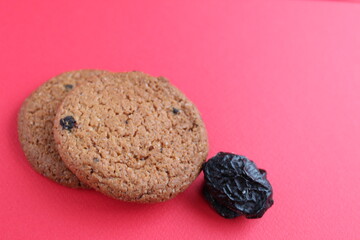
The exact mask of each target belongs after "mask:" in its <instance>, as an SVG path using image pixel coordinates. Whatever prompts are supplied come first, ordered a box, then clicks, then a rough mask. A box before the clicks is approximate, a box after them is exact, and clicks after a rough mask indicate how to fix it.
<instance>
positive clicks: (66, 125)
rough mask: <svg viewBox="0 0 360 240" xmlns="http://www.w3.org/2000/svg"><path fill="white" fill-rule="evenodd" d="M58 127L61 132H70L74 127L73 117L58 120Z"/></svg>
mask: <svg viewBox="0 0 360 240" xmlns="http://www.w3.org/2000/svg"><path fill="white" fill-rule="evenodd" d="M60 125H61V126H62V129H63V130H68V131H71V129H73V128H74V127H76V121H75V119H74V117H73V116H66V117H64V118H62V119H60Z"/></svg>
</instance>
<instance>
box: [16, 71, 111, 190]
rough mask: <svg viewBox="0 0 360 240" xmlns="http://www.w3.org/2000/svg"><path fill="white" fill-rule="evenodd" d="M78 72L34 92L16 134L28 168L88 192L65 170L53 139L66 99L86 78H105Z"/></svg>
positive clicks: (61, 77) (21, 116) (93, 72)
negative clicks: (58, 116)
mask: <svg viewBox="0 0 360 240" xmlns="http://www.w3.org/2000/svg"><path fill="white" fill-rule="evenodd" d="M105 73H106V72H105V71H99V70H80V71H72V72H66V73H63V74H60V75H58V76H56V77H54V78H52V79H50V80H49V81H47V82H46V83H44V84H43V85H42V86H40V87H39V88H38V89H37V90H36V91H34V92H33V93H32V94H31V95H30V96H29V97H28V98H27V99H26V100H25V101H24V103H23V105H22V107H21V109H20V112H19V116H18V134H19V140H20V143H21V145H22V148H23V150H24V152H25V155H26V157H27V159H28V160H29V162H30V164H31V166H32V167H33V168H34V169H35V170H36V171H37V172H38V173H40V174H42V175H44V176H45V177H48V178H50V179H52V180H54V181H56V182H58V183H60V184H62V185H64V186H68V187H72V188H88V187H87V186H85V185H84V184H82V183H81V182H80V181H79V179H78V178H77V177H76V176H75V175H74V174H73V173H72V172H71V171H70V170H69V169H68V168H67V167H66V166H65V164H64V162H63V161H62V160H61V158H60V155H59V154H58V152H57V150H56V147H55V142H54V138H53V131H52V129H53V123H54V118H55V114H56V110H57V108H58V106H59V105H60V103H61V101H62V100H63V99H64V98H65V96H66V95H67V94H68V93H69V92H70V91H72V89H73V88H75V87H76V86H77V85H78V84H79V83H82V82H85V81H86V79H88V78H89V77H93V76H97V75H102V74H105Z"/></svg>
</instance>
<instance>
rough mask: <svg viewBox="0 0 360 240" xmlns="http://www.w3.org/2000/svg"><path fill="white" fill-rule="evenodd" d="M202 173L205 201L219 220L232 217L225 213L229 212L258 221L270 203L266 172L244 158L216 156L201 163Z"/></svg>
mask: <svg viewBox="0 0 360 240" xmlns="http://www.w3.org/2000/svg"><path fill="white" fill-rule="evenodd" d="M203 171H204V177H205V189H204V194H205V197H206V198H207V199H208V201H209V199H210V201H209V202H210V204H211V205H212V206H213V208H214V209H215V210H216V211H217V212H218V213H219V214H220V215H222V216H223V217H227V218H231V216H234V215H231V214H229V213H228V212H226V211H227V210H230V211H233V212H234V213H237V214H238V216H240V215H245V217H246V218H260V217H262V216H263V215H264V213H265V212H266V210H267V209H269V208H270V207H271V206H272V205H273V203H274V201H273V199H272V196H273V191H272V187H271V185H270V183H269V181H268V180H267V179H266V172H265V171H264V170H262V169H258V168H257V167H256V165H255V164H254V162H253V161H251V160H249V159H247V158H246V157H244V156H240V155H236V154H232V153H224V152H220V153H218V154H217V155H216V156H215V157H213V158H211V159H209V161H207V162H206V163H204V165H203ZM206 195H210V196H211V198H210V197H209V196H206ZM220 206H222V207H220ZM224 209H225V210H224ZM229 216H230V217H229Z"/></svg>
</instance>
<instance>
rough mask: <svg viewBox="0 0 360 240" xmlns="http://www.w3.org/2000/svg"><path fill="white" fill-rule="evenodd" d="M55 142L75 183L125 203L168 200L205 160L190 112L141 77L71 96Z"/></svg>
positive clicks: (168, 88)
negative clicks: (72, 173) (75, 180)
mask: <svg viewBox="0 0 360 240" xmlns="http://www.w3.org/2000/svg"><path fill="white" fill-rule="evenodd" d="M54 137H55V141H56V142H57V143H58V145H57V147H58V150H59V153H60V155H61V156H62V158H63V160H64V162H65V163H66V164H67V166H68V167H69V168H70V169H71V170H72V171H73V172H74V173H75V174H76V175H77V177H78V178H79V179H81V181H83V182H84V183H86V184H88V185H89V186H91V187H92V188H94V189H96V190H98V191H100V192H102V193H104V194H106V195H108V196H111V197H114V198H117V199H121V200H124V201H136V202H158V201H165V200H167V199H170V198H172V197H174V196H175V195H177V194H178V193H180V192H182V191H184V190H185V189H186V188H187V187H188V186H189V185H190V184H191V183H192V182H193V181H194V180H195V178H196V177H197V176H198V174H199V172H200V169H201V166H202V164H203V163H204V161H205V159H206V156H207V152H208V143H207V135H206V130H205V127H204V124H203V122H202V120H201V117H200V115H199V113H198V110H197V109H196V107H195V106H194V105H193V104H192V103H191V102H190V101H189V100H188V99H187V98H186V97H185V96H184V95H183V94H182V93H181V92H180V91H179V90H178V89H176V88H175V87H173V86H172V85H171V84H170V83H169V82H168V81H167V80H166V79H165V78H162V77H159V78H155V77H151V76H149V75H147V74H144V73H141V72H130V73H121V74H114V75H112V76H106V77H102V78H100V79H98V80H97V81H94V82H92V83H88V84H84V85H81V86H79V87H78V88H76V89H75V90H74V91H72V92H71V93H70V94H69V95H68V96H67V97H66V98H65V100H64V101H63V103H62V104H61V106H60V107H59V110H58V112H57V115H56V118H55V122H54Z"/></svg>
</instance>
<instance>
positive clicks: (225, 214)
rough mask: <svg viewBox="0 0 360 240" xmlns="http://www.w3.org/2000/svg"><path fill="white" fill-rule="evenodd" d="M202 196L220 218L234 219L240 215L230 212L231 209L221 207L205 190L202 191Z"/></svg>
mask: <svg viewBox="0 0 360 240" xmlns="http://www.w3.org/2000/svg"><path fill="white" fill-rule="evenodd" d="M203 194H204V196H205V199H206V200H207V201H208V202H209V203H210V205H211V206H212V207H213V208H214V209H215V211H216V212H218V213H219V214H220V215H221V216H222V217H224V218H229V219H230V218H236V217H238V216H240V215H241V214H239V213H237V212H234V211H232V210H231V209H229V208H227V207H226V206H224V205H221V204H220V203H218V202H217V201H216V200H215V198H214V197H213V196H212V195H211V194H210V193H209V191H208V190H207V188H204V189H203Z"/></svg>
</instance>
